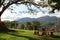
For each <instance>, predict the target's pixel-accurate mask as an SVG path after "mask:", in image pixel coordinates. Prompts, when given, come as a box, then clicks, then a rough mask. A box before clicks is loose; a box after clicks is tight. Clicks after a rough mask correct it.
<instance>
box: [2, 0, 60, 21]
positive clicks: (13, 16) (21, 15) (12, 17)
mask: <svg viewBox="0 0 60 40" xmlns="http://www.w3.org/2000/svg"><path fill="white" fill-rule="evenodd" d="M37 1H39V0H36V2H37ZM12 6H14V7H16V8H13V9H14V12H17V13H11V10H9V9H7V10H6V11H5V12H4V13H3V14H2V16H1V20H2V21H4V20H9V21H13V20H16V19H21V18H25V17H30V18H39V17H43V16H56V17H60V14H59V13H60V12H58V11H57V10H55V13H53V14H48V12H49V10H48V7H46V8H42V7H41V8H40V9H41V10H39V9H37V8H36V7H35V6H32V9H34V10H38V11H39V12H38V13H36V15H33V14H32V13H31V14H29V13H19V11H21V12H22V11H28V8H27V7H26V6H25V5H23V4H21V5H19V6H16V5H15V4H13V5H12ZM42 11H43V12H45V13H43V12H42Z"/></svg>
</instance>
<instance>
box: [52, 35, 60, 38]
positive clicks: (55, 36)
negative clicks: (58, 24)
mask: <svg viewBox="0 0 60 40" xmlns="http://www.w3.org/2000/svg"><path fill="white" fill-rule="evenodd" d="M52 38H60V36H58V35H54V36H52Z"/></svg>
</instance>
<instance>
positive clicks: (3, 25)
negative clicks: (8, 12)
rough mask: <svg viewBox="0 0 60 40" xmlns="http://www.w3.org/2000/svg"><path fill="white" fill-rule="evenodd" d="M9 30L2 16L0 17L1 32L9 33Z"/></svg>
mask: <svg viewBox="0 0 60 40" xmlns="http://www.w3.org/2000/svg"><path fill="white" fill-rule="evenodd" d="M7 31H8V28H7V27H6V26H5V24H4V23H3V22H2V21H1V16H0V32H7Z"/></svg>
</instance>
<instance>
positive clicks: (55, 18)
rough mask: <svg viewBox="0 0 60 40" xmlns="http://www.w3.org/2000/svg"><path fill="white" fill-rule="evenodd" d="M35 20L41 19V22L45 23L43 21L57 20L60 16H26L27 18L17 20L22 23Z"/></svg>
mask: <svg viewBox="0 0 60 40" xmlns="http://www.w3.org/2000/svg"><path fill="white" fill-rule="evenodd" d="M34 20H36V21H39V22H40V23H43V22H55V21H57V20H59V21H60V18H58V17H56V16H44V17H39V18H29V17H26V18H22V19H18V20H16V21H18V22H20V23H25V22H32V21H34Z"/></svg>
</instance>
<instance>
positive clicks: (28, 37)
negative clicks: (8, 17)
mask: <svg viewBox="0 0 60 40" xmlns="http://www.w3.org/2000/svg"><path fill="white" fill-rule="evenodd" d="M40 34H41V33H40ZM0 40H60V36H59V34H56V35H55V36H54V37H44V36H36V35H33V31H31V30H16V31H13V32H8V33H0Z"/></svg>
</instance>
